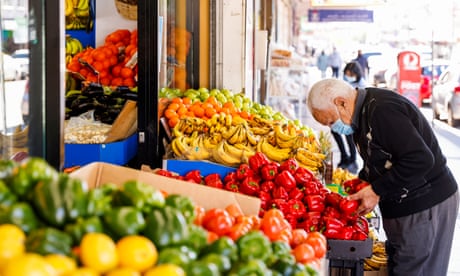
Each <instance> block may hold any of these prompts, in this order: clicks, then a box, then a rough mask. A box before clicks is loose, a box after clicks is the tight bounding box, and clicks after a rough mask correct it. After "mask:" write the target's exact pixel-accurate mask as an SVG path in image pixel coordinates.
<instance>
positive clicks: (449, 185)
mask: <svg viewBox="0 0 460 276" xmlns="http://www.w3.org/2000/svg"><path fill="white" fill-rule="evenodd" d="M352 125H353V127H354V129H355V133H354V135H353V138H354V140H355V143H356V145H357V149H358V151H359V153H360V155H361V157H362V159H363V161H364V165H363V169H362V170H361V171H360V172H359V177H360V178H361V179H364V180H366V181H368V182H370V183H371V185H372V188H373V190H374V191H375V192H376V193H377V194H378V195H379V196H380V197H381V198H380V203H379V206H380V210H381V212H382V216H383V217H384V218H396V217H402V216H406V215H410V214H413V213H416V212H419V211H422V210H425V209H428V208H430V207H432V206H434V205H436V204H438V203H440V202H442V201H443V200H445V199H447V198H448V197H449V196H450V195H452V194H453V193H454V192H455V191H456V190H457V183H456V181H455V178H454V177H453V175H452V174H451V172H450V170H449V168H448V167H447V166H446V158H445V157H444V155H443V153H442V152H441V149H440V147H439V144H438V142H437V139H436V137H435V135H434V133H433V130H432V128H431V125H430V123H429V122H428V121H427V120H426V119H425V117H424V116H423V114H422V113H421V112H420V110H419V109H418V107H417V106H415V105H414V104H412V102H410V101H409V100H408V99H406V98H405V97H403V96H401V95H399V94H398V93H395V92H393V91H390V90H385V89H379V88H366V89H359V90H358V97H357V101H356V106H355V111H354V114H353V123H352Z"/></svg>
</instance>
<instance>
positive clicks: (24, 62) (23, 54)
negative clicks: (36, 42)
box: [11, 49, 29, 79]
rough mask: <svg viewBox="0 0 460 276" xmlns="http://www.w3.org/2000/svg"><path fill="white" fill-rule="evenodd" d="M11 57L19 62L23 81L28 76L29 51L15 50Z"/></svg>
mask: <svg viewBox="0 0 460 276" xmlns="http://www.w3.org/2000/svg"><path fill="white" fill-rule="evenodd" d="M11 57H12V58H14V59H15V60H17V61H18V62H19V66H20V68H21V71H20V72H21V79H25V78H26V77H27V76H28V75H29V49H19V50H16V51H14V53H13V54H12V55H11Z"/></svg>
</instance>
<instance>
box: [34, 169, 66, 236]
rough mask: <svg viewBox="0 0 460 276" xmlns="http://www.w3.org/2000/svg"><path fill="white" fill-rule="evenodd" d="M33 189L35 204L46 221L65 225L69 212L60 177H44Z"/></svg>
mask: <svg viewBox="0 0 460 276" xmlns="http://www.w3.org/2000/svg"><path fill="white" fill-rule="evenodd" d="M33 191H34V198H33V200H32V203H33V206H34V207H35V210H36V211H37V214H38V215H39V216H40V217H41V218H42V219H43V220H44V222H45V223H48V224H49V225H51V226H55V227H58V228H60V227H62V226H64V224H65V223H66V221H67V214H66V208H65V202H64V198H63V197H62V196H61V192H60V188H59V178H58V177H56V178H53V179H43V180H41V181H40V182H39V183H38V184H37V185H36V186H35V187H34V190H33Z"/></svg>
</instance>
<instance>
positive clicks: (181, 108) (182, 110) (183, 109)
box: [177, 104, 188, 116]
mask: <svg viewBox="0 0 460 276" xmlns="http://www.w3.org/2000/svg"><path fill="white" fill-rule="evenodd" d="M187 111H188V108H187V107H185V105H183V104H182V105H180V106H179V108H178V109H177V115H179V116H181V115H184V114H185V113H187Z"/></svg>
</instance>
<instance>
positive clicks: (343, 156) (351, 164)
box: [331, 61, 366, 173]
mask: <svg viewBox="0 0 460 276" xmlns="http://www.w3.org/2000/svg"><path fill="white" fill-rule="evenodd" d="M343 78H344V80H345V81H346V82H348V83H349V84H351V85H352V86H353V87H355V88H356V87H357V88H364V87H366V82H365V80H364V78H363V72H362V70H361V66H359V63H357V62H355V61H351V62H349V63H347V64H346V65H345V67H344V68H343ZM331 133H332V137H334V140H335V142H336V144H337V147H338V148H339V151H340V162H339V163H338V165H337V167H339V168H342V169H347V170H348V171H350V172H351V173H356V172H357V170H358V164H357V163H356V147H355V143H354V141H353V135H352V134H348V135H344V134H340V133H337V132H336V131H334V130H331ZM344 138H345V141H346V147H345V143H344ZM347 150H348V151H347Z"/></svg>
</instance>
